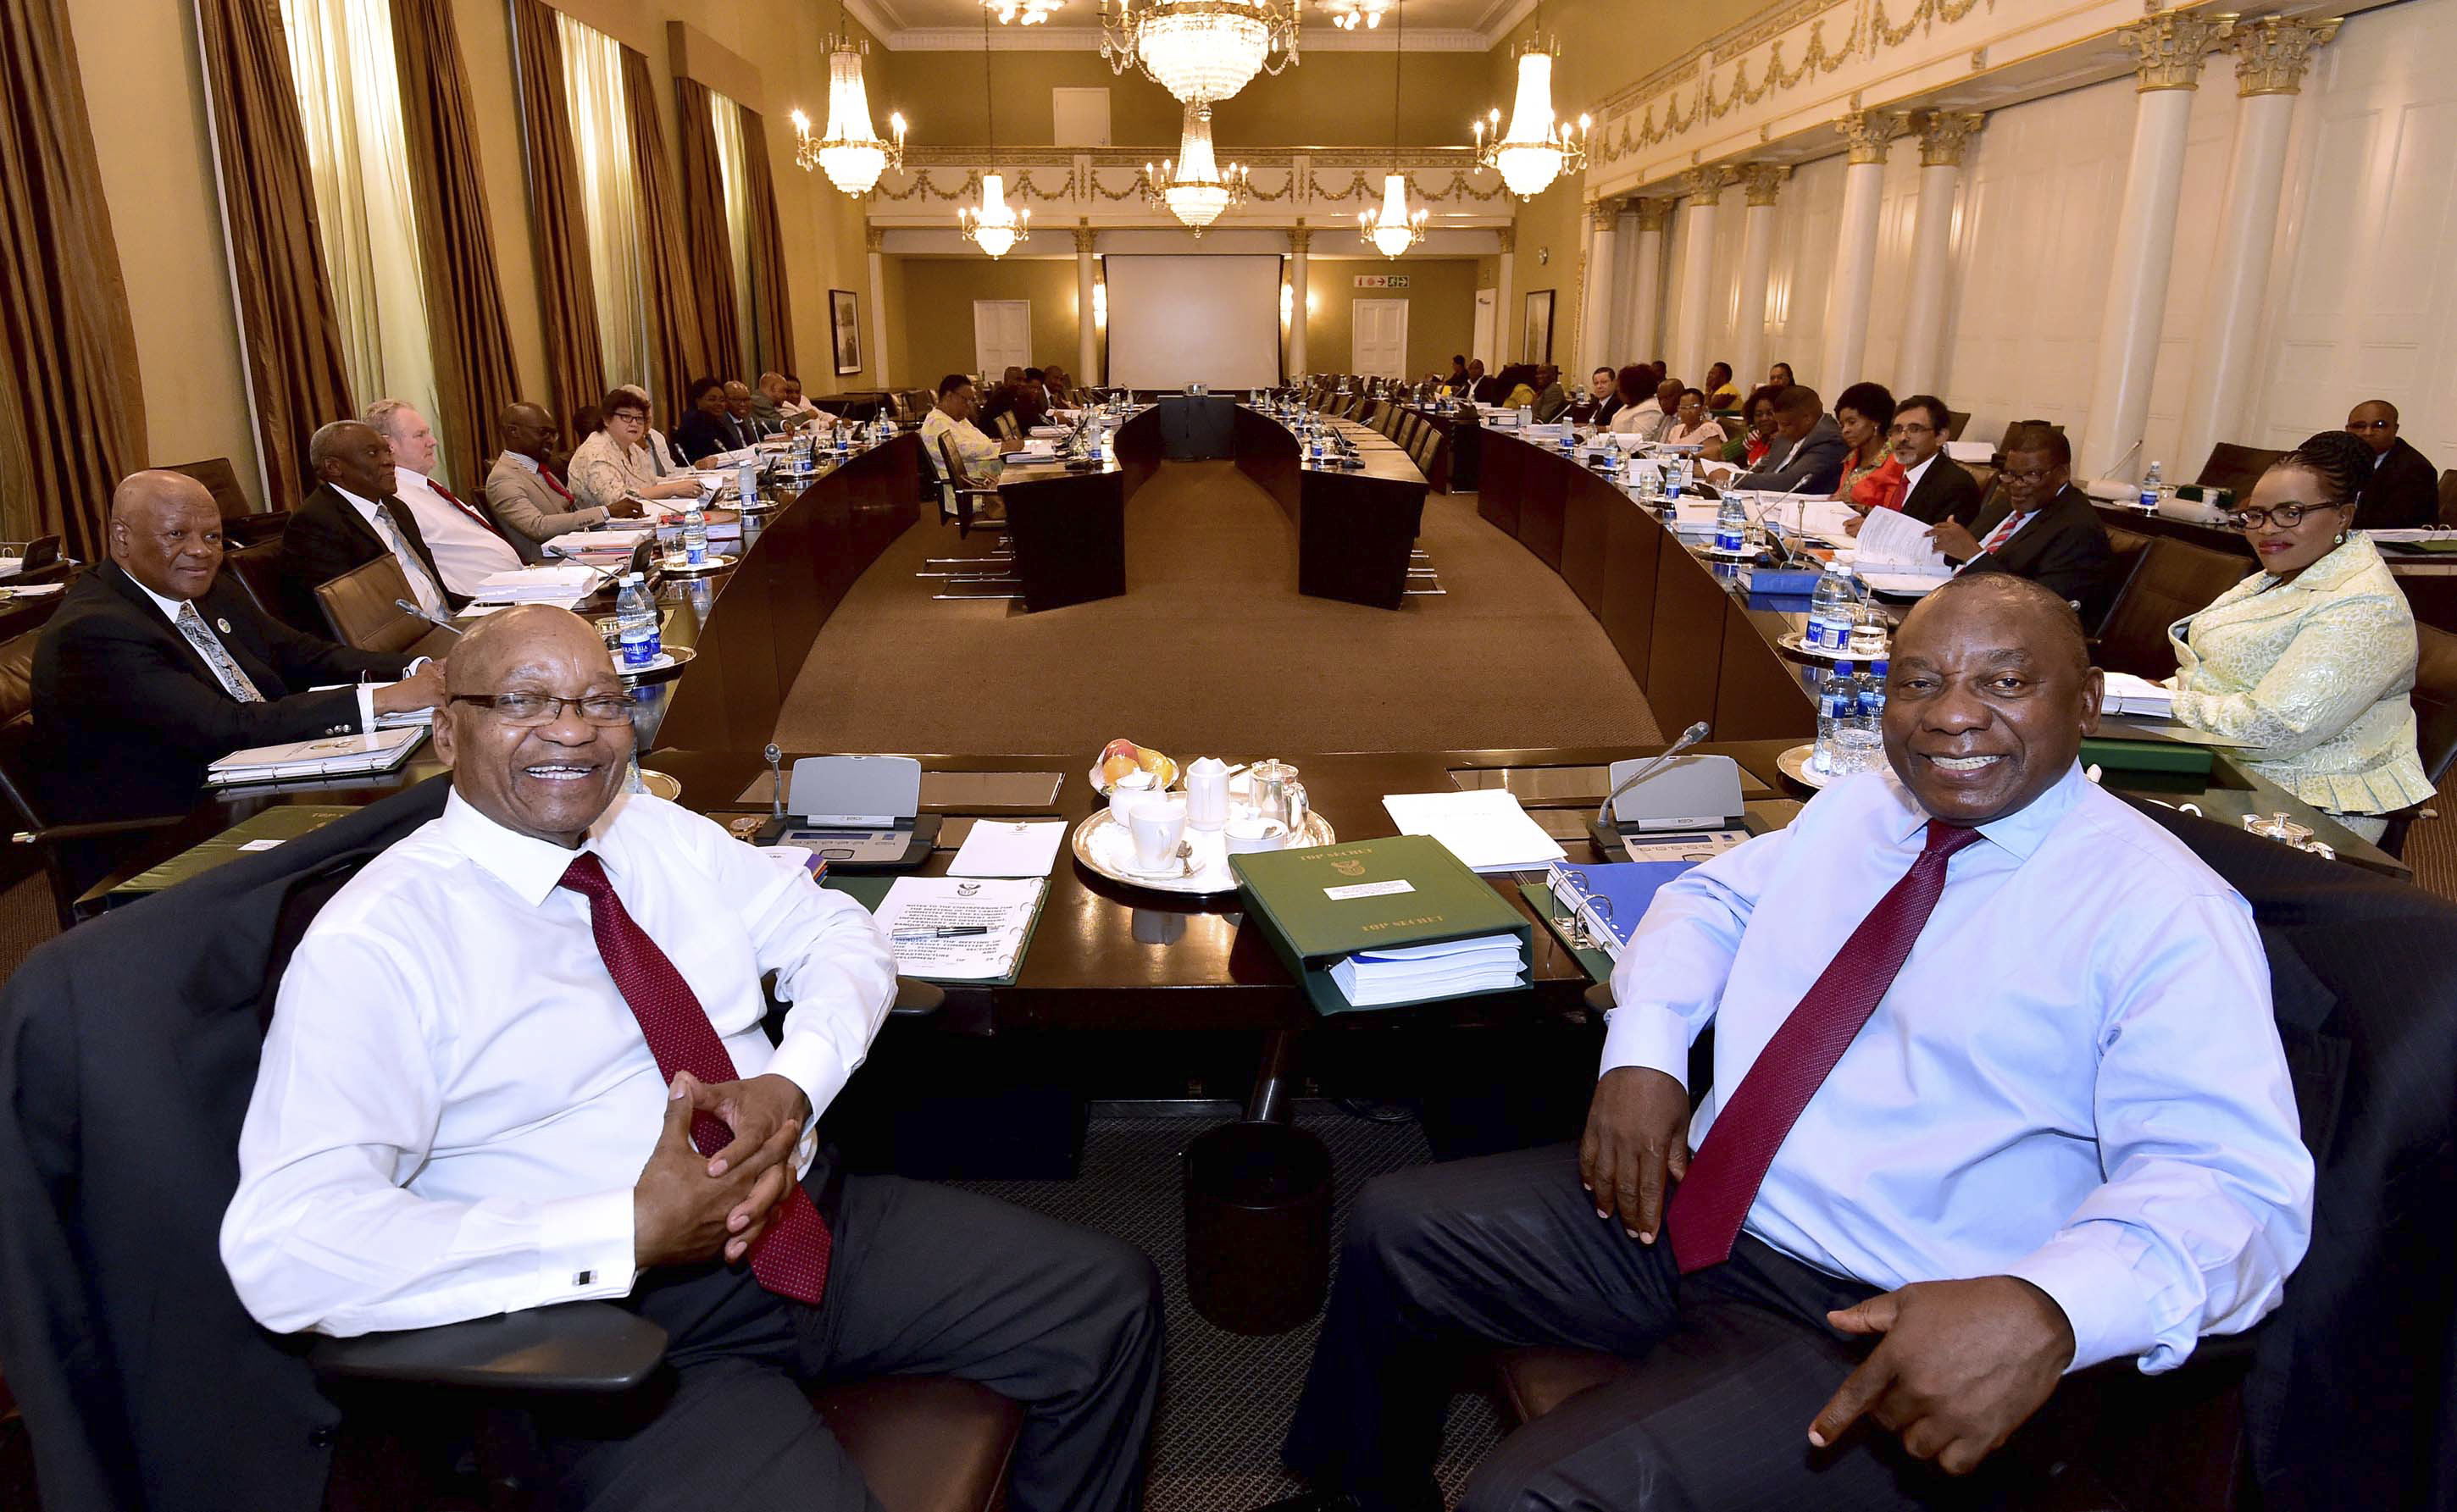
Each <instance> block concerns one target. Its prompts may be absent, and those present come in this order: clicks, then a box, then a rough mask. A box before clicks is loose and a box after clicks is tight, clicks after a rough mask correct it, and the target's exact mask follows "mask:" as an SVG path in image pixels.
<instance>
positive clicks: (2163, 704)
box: [2100, 672, 2176, 719]
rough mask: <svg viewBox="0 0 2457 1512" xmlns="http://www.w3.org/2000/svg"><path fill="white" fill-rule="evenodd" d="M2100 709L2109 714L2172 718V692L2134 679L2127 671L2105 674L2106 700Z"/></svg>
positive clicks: (2139, 678)
mask: <svg viewBox="0 0 2457 1512" xmlns="http://www.w3.org/2000/svg"><path fill="white" fill-rule="evenodd" d="M2100 707H2101V708H2102V709H2104V710H2105V711H2106V712H2108V713H2110V714H2147V715H2150V716H2151V717H2153V718H2156V719H2174V718H2175V717H2176V690H2175V689H2174V688H2172V687H2169V686H2167V685H2166V684H2163V683H2153V682H2151V681H2150V680H2149V679H2148V678H2142V677H2135V676H2134V675H2133V674H2132V673H2130V672H2110V673H2108V674H2107V697H2106V701H2105V702H2104V703H2103V704H2101V705H2100Z"/></svg>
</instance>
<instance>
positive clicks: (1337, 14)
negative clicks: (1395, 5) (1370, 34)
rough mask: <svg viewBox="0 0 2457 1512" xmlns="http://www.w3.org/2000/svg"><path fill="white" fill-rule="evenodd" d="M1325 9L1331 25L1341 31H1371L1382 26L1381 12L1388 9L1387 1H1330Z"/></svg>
mask: <svg viewBox="0 0 2457 1512" xmlns="http://www.w3.org/2000/svg"><path fill="white" fill-rule="evenodd" d="M1325 9H1327V10H1330V11H1331V24H1332V26H1335V27H1337V28H1339V29H1340V30H1341V31H1355V30H1356V29H1357V28H1358V27H1360V26H1361V27H1363V28H1365V29H1366V30H1367V31H1373V29H1374V28H1375V27H1378V26H1380V25H1381V24H1382V12H1383V11H1385V10H1389V9H1390V4H1389V0H1331V4H1330V5H1329V6H1327V7H1326V8H1325Z"/></svg>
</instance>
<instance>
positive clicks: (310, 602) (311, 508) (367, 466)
mask: <svg viewBox="0 0 2457 1512" xmlns="http://www.w3.org/2000/svg"><path fill="white" fill-rule="evenodd" d="M393 461H394V459H393V450H392V442H391V441H390V440H389V439H386V438H385V436H384V434H383V433H382V431H379V430H377V429H376V428H375V427H374V426H372V425H368V424H366V423H364V422H362V421H360V420H335V421H334V422H333V423H331V424H330V425H326V426H323V427H320V429H319V430H318V431H317V432H316V434H315V435H314V436H313V437H311V438H309V439H308V442H307V464H308V467H309V468H310V469H311V470H312V471H313V473H314V474H315V477H316V480H317V481H316V487H315V488H314V489H313V490H312V491H311V492H310V493H309V494H308V495H307V498H306V501H304V502H302V503H301V504H300V505H299V508H298V509H297V511H295V512H294V513H293V514H292V515H291V517H290V523H289V524H288V525H287V526H286V527H284V528H283V530H282V533H281V563H280V565H281V592H282V608H281V613H282V617H283V618H285V619H287V620H288V621H289V622H290V623H291V624H292V626H293V627H295V628H297V629H301V630H313V629H317V628H319V627H320V626H322V625H324V624H325V623H327V621H326V620H325V617H324V606H323V604H322V603H320V602H318V600H317V598H316V589H317V588H318V587H319V586H320V585H321V584H323V583H327V582H332V581H333V580H334V579H335V578H338V577H340V576H341V574H343V573H345V572H347V571H349V570H350V569H351V568H353V567H359V566H363V565H365V564H366V563H367V562H373V561H375V560H376V559H377V558H378V557H385V556H388V557H390V558H392V559H393V561H394V562H396V563H397V564H398V565H399V566H400V567H401V576H402V581H403V582H406V583H407V584H408V585H409V598H410V600H411V602H413V603H416V604H417V605H418V606H419V607H420V608H422V609H423V610H425V611H426V612H427V613H429V614H433V615H442V614H449V613H452V612H453V611H455V610H457V609H459V608H460V607H461V606H462V605H463V604H465V603H468V602H469V599H468V595H466V594H461V593H455V592H453V591H452V589H451V588H450V587H448V586H446V585H445V583H444V569H443V568H442V567H440V566H439V565H437V563H436V561H435V553H434V552H433V550H431V549H430V548H429V547H428V546H427V544H426V536H425V533H424V532H423V531H422V530H421V529H420V528H419V524H418V518H417V517H416V516H415V515H413V514H411V513H410V511H409V506H407V505H406V504H403V503H402V502H401V501H400V500H399V499H397V498H396V497H394V496H395V492H396V490H397V489H398V487H399V481H398V480H399V476H400V475H399V474H398V473H396V472H395V471H394V466H393Z"/></svg>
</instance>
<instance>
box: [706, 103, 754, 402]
mask: <svg viewBox="0 0 2457 1512" xmlns="http://www.w3.org/2000/svg"><path fill="white" fill-rule="evenodd" d="M708 113H709V119H710V121H711V122H712V124H713V125H714V126H715V128H716V168H717V174H718V176H719V177H720V178H722V179H723V180H724V191H725V237H726V241H727V243H728V245H729V246H731V248H732V249H733V308H734V309H735V311H736V312H738V314H737V317H736V318H735V320H734V322H733V326H734V330H735V331H736V333H738V334H739V336H740V337H741V346H742V352H741V358H742V362H741V371H742V372H743V373H745V374H755V373H757V371H758V367H759V358H757V356H756V355H755V352H754V349H755V347H756V344H757V343H756V342H755V341H754V339H753V335H752V333H753V331H754V327H755V326H756V324H757V322H756V321H755V320H754V317H753V315H752V310H753V305H752V302H751V296H752V288H751V179H750V177H749V174H748V172H747V171H746V170H745V169H744V167H743V164H742V151H743V149H742V107H741V106H739V105H736V104H734V103H733V101H732V100H730V99H727V98H726V97H725V96H724V95H722V94H719V93H718V92H715V91H714V90H711V91H709V92H708Z"/></svg>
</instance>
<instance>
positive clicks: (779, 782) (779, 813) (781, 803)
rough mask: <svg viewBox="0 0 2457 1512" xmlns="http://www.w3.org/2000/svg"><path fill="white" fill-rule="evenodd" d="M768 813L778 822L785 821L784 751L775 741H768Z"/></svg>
mask: <svg viewBox="0 0 2457 1512" xmlns="http://www.w3.org/2000/svg"><path fill="white" fill-rule="evenodd" d="M768 800H769V802H768V813H769V817H771V818H773V819H774V820H775V821H776V822H777V823H778V824H780V825H781V824H783V823H784V822H785V753H784V752H783V751H780V750H778V749H777V748H776V743H775V742H774V741H773V740H772V741H770V742H769V743H768Z"/></svg>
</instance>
